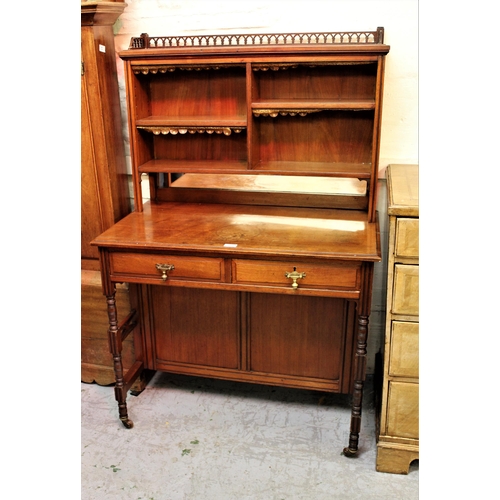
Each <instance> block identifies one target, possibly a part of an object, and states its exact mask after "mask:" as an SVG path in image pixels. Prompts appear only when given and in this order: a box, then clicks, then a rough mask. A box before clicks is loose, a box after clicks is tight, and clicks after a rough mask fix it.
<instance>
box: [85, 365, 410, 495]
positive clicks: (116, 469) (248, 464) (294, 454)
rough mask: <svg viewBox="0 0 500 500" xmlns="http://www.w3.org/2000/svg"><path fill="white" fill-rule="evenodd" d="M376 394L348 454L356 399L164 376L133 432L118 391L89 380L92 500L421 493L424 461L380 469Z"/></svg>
mask: <svg viewBox="0 0 500 500" xmlns="http://www.w3.org/2000/svg"><path fill="white" fill-rule="evenodd" d="M373 394H374V393H373V384H372V381H371V379H369V380H368V381H367V384H366V391H365V398H364V410H363V423H362V429H361V435H360V451H359V455H358V457H356V458H347V457H345V456H343V455H342V454H341V451H342V449H343V447H344V446H345V445H346V444H347V442H348V434H349V422H350V406H349V399H348V397H347V396H343V395H330V394H322V393H317V392H313V391H303V390H294V389H284V388H276V387H267V386H259V385H251V384H238V383H232V382H225V381H216V380H211V379H203V378H191V377H184V376H180V375H171V374H164V373H156V374H155V376H154V377H153V379H152V380H151V381H150V382H149V384H148V386H147V387H146V389H145V390H144V391H143V392H142V393H141V394H140V395H139V396H132V395H129V397H128V409H129V417H130V418H131V419H132V420H133V421H134V427H133V428H132V429H126V428H125V427H124V426H123V425H122V424H121V423H120V421H119V419H118V410H117V405H116V402H115V400H114V392H113V388H112V387H102V386H99V385H97V384H84V383H82V445H81V452H82V476H81V479H82V500H93V499H119V500H127V499H133V500H332V499H337V498H339V499H340V498H345V497H346V495H348V496H349V498H351V499H358V498H359V499H383V500H391V499H394V500H412V499H417V498H418V478H419V473H418V462H416V463H414V464H412V465H411V467H410V473H409V474H408V475H399V474H384V473H380V472H376V470H375V460H376V442H375V410H374V408H375V407H374V398H373Z"/></svg>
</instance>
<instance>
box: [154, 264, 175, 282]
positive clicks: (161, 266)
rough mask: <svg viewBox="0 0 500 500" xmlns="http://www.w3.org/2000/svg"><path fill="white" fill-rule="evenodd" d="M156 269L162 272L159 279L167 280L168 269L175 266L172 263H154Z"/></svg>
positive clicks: (170, 269) (171, 269)
mask: <svg viewBox="0 0 500 500" xmlns="http://www.w3.org/2000/svg"><path fill="white" fill-rule="evenodd" d="M156 269H158V271H161V272H162V273H163V274H162V275H161V279H162V280H163V281H167V278H168V274H167V272H168V271H173V270H174V269H175V266H174V265H173V264H156Z"/></svg>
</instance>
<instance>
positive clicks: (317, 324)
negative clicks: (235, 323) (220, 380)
mask: <svg viewBox="0 0 500 500" xmlns="http://www.w3.org/2000/svg"><path fill="white" fill-rule="evenodd" d="M346 316H347V314H346V307H345V301H343V300H341V299H330V298H325V297H304V296H302V297H294V296H290V295H270V294H260V293H255V294H251V297H250V306H249V325H248V328H249V342H250V369H251V370H252V371H257V372H265V373H276V374H282V375H293V376H300V377H314V378H323V379H329V380H339V379H341V375H342V367H343V361H344V360H343V352H344V344H345V341H344V329H345V328H346V324H347V318H346Z"/></svg>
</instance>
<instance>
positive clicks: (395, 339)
mask: <svg viewBox="0 0 500 500" xmlns="http://www.w3.org/2000/svg"><path fill="white" fill-rule="evenodd" d="M389 375H391V376H395V377H414V378H418V323H409V322H407V321H393V322H392V332H391V347H390V356H389Z"/></svg>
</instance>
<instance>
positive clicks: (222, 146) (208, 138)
mask: <svg viewBox="0 0 500 500" xmlns="http://www.w3.org/2000/svg"><path fill="white" fill-rule="evenodd" d="M144 133H147V132H144ZM153 148H154V153H152V157H153V158H155V159H158V160H174V161H177V160H182V161H190V162H192V161H198V162H201V163H203V164H204V165H205V167H206V162H211V161H216V162H218V164H219V165H220V164H221V163H223V162H246V161H247V141H246V133H245V132H244V131H243V132H240V133H238V134H233V133H232V134H231V135H225V134H223V133H221V134H217V133H212V134H208V133H197V134H189V133H188V134H177V135H171V134H169V135H158V136H154V139H153ZM177 171H178V172H182V171H183V170H177Z"/></svg>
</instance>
